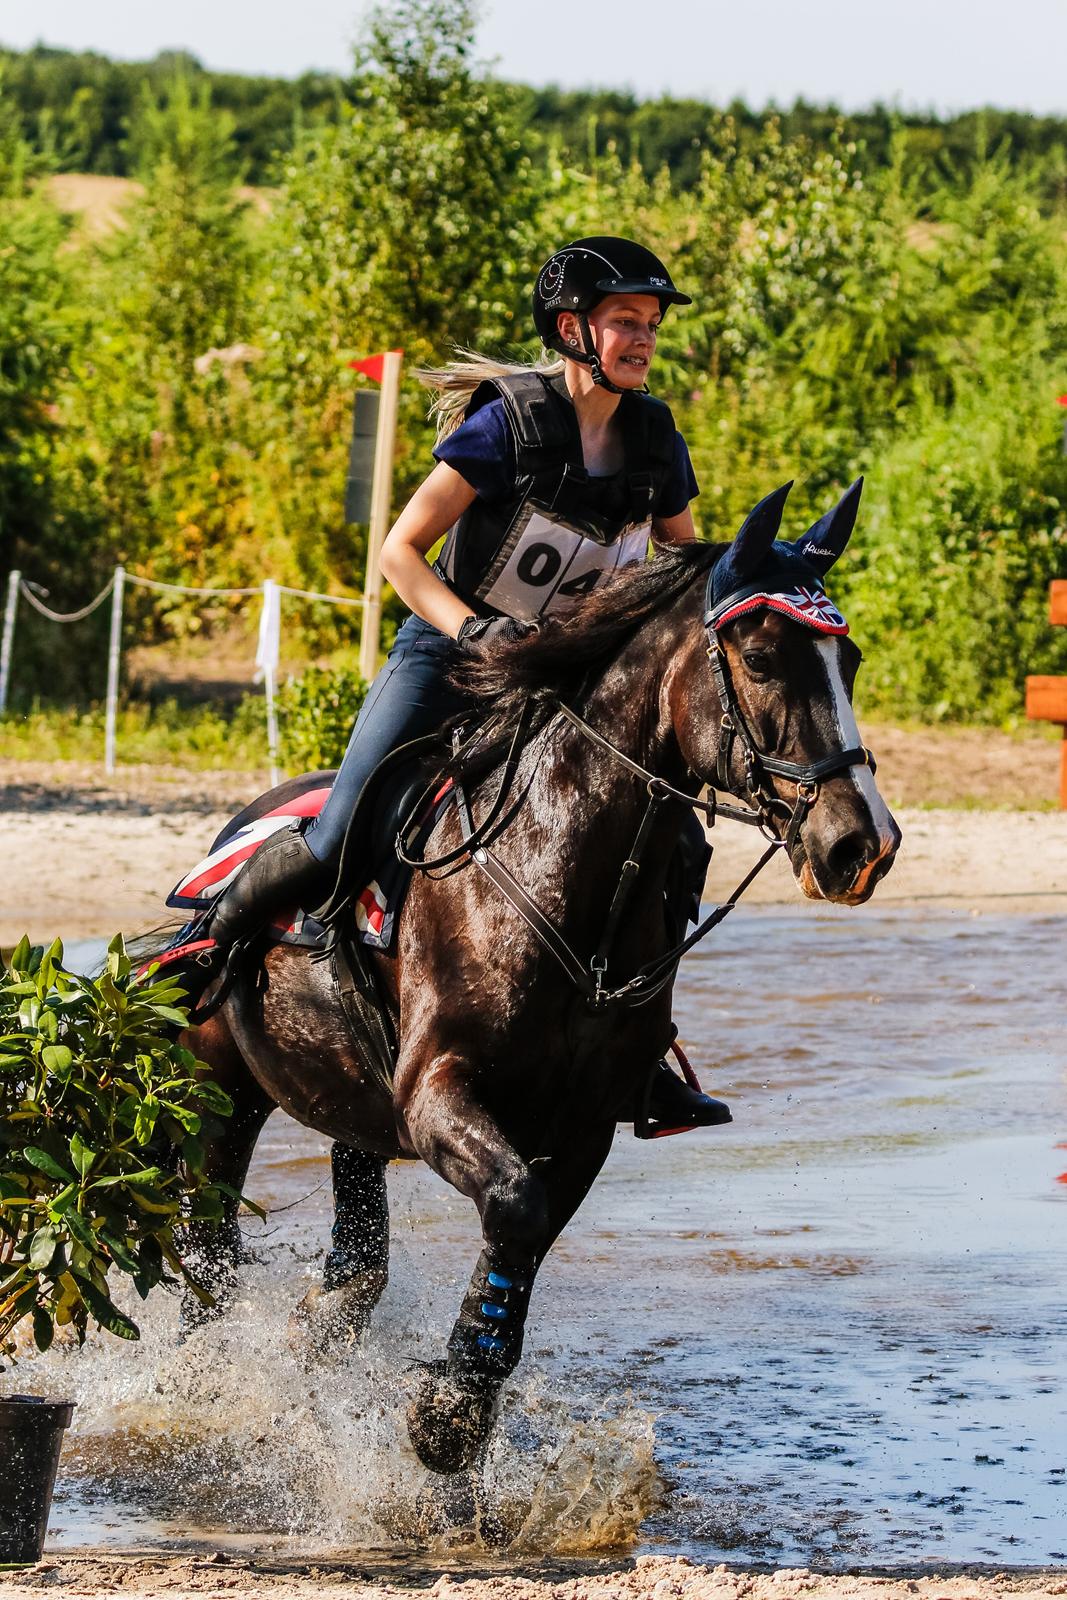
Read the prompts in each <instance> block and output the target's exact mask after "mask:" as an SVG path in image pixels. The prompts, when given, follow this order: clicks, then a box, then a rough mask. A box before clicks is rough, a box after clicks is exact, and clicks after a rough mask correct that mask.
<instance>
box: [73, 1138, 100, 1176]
mask: <svg viewBox="0 0 1067 1600" xmlns="http://www.w3.org/2000/svg"><path fill="white" fill-rule="evenodd" d="M70 1159H71V1160H72V1161H73V1163H74V1165H75V1166H76V1167H77V1169H78V1173H79V1175H80V1176H81V1177H83V1178H85V1177H88V1175H89V1169H90V1168H91V1167H92V1164H93V1162H94V1161H95V1160H96V1151H95V1150H90V1148H89V1146H88V1145H87V1144H85V1143H84V1142H83V1141H82V1136H81V1134H80V1133H76V1134H75V1135H74V1136H73V1138H72V1139H71V1141H70Z"/></svg>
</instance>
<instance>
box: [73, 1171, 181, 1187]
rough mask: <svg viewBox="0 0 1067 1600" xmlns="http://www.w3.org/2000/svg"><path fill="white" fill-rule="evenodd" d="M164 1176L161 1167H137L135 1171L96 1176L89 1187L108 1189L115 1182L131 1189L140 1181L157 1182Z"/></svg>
mask: <svg viewBox="0 0 1067 1600" xmlns="http://www.w3.org/2000/svg"><path fill="white" fill-rule="evenodd" d="M164 1177H166V1174H165V1173H164V1171H163V1168H162V1167H138V1169H137V1171H136V1172H117V1173H115V1174H114V1175H113V1176H112V1177H110V1178H96V1179H94V1181H93V1182H92V1183H91V1184H90V1185H89V1188H90V1189H110V1188H111V1187H112V1186H113V1185H114V1184H116V1183H126V1184H129V1186H130V1188H131V1189H132V1188H135V1187H136V1186H137V1185H138V1184H141V1183H157V1182H158V1181H159V1179H160V1178H164Z"/></svg>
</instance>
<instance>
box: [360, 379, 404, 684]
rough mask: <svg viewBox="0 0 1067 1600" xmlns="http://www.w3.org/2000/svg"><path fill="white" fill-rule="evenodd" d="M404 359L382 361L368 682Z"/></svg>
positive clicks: (374, 654) (365, 661) (365, 638)
mask: <svg viewBox="0 0 1067 1600" xmlns="http://www.w3.org/2000/svg"><path fill="white" fill-rule="evenodd" d="M402 360H403V357H402V355H401V353H400V351H399V350H387V351H386V353H385V356H384V358H383V360H382V387H381V404H380V406H379V409H378V437H377V439H376V440H375V444H374V477H373V478H372V480H371V491H370V527H369V529H368V532H367V575H366V578H365V580H364V583H363V599H364V606H363V629H362V632H361V633H360V637H359V670H360V672H361V673H362V675H363V677H364V678H365V679H366V681H367V682H368V683H370V681H371V679H372V678H373V677H374V675H375V673H376V672H377V670H378V645H379V641H380V634H381V626H382V577H381V573H380V572H379V570H378V562H379V559H380V557H381V553H382V545H383V544H384V543H385V536H386V534H387V533H388V531H389V509H390V504H391V501H392V491H393V449H394V444H395V440H396V410H397V402H398V400H399V398H400V366H401V362H402Z"/></svg>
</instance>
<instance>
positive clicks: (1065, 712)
mask: <svg viewBox="0 0 1067 1600" xmlns="http://www.w3.org/2000/svg"><path fill="white" fill-rule="evenodd" d="M1048 619H1049V621H1050V622H1051V623H1052V625H1053V627H1054V628H1055V627H1059V628H1064V627H1067V578H1057V579H1055V580H1054V581H1053V583H1052V585H1051V587H1050V589H1049V607H1048ZM1026 715H1027V716H1028V717H1029V718H1031V720H1033V721H1035V722H1058V723H1059V724H1060V731H1061V732H1062V734H1063V742H1062V744H1061V746H1060V805H1061V807H1062V808H1063V810H1064V811H1067V678H1038V677H1034V678H1027V680H1026Z"/></svg>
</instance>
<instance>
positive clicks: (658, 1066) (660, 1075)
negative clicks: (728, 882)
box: [634, 811, 731, 1139]
mask: <svg viewBox="0 0 1067 1600" xmlns="http://www.w3.org/2000/svg"><path fill="white" fill-rule="evenodd" d="M710 861H711V846H710V845H709V844H708V841H707V838H706V837H705V834H704V829H703V826H702V825H701V822H700V819H699V818H698V817H697V815H696V813H695V812H693V811H690V812H687V813H686V818H685V823H684V825H683V827H682V832H681V836H680V837H679V840H678V844H677V846H676V848H675V852H674V855H673V856H672V858H671V861H670V865H669V867H668V871H667V883H666V888H665V891H664V917H665V921H666V924H667V940H668V944H669V946H670V947H673V946H674V945H676V944H680V943H681V942H682V940H683V939H684V938H685V930H686V928H687V927H688V925H689V923H691V922H696V921H697V920H698V918H699V916H700V895H701V891H702V890H703V888H704V879H705V878H706V876H707V871H708V864H709V862H710ZM640 1101H641V1103H640V1104H639V1105H638V1106H637V1107H636V1115H635V1117H634V1132H635V1133H636V1135H637V1137H638V1138H639V1139H642V1138H643V1139H651V1138H656V1137H658V1136H662V1135H663V1134H665V1133H667V1132H675V1131H678V1132H680V1131H682V1130H684V1129H687V1128H710V1127H714V1126H715V1125H716V1124H718V1123H722V1122H729V1121H731V1117H730V1112H729V1110H728V1108H727V1107H726V1106H725V1105H724V1104H723V1102H722V1101H721V1100H713V1099H712V1098H711V1096H710V1095H706V1094H702V1093H701V1092H700V1090H699V1089H694V1088H693V1087H692V1086H691V1085H690V1084H689V1083H687V1082H686V1080H685V1079H684V1078H680V1077H679V1076H678V1074H677V1073H676V1072H674V1071H673V1070H672V1068H671V1067H669V1066H668V1064H667V1062H666V1061H657V1062H656V1063H655V1064H654V1065H653V1067H652V1068H651V1076H650V1078H649V1080H648V1081H647V1083H646V1089H645V1092H644V1093H643V1094H642V1095H641V1096H640Z"/></svg>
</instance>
